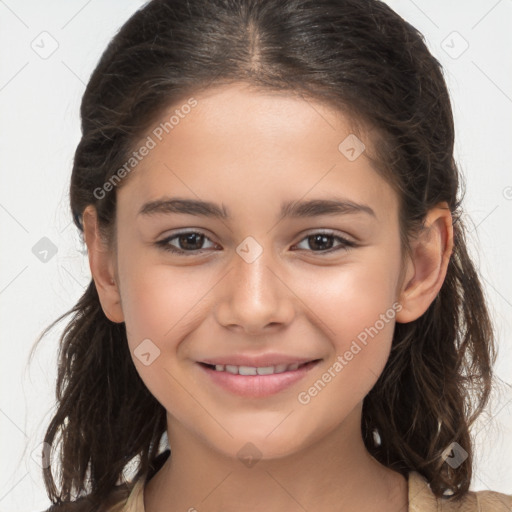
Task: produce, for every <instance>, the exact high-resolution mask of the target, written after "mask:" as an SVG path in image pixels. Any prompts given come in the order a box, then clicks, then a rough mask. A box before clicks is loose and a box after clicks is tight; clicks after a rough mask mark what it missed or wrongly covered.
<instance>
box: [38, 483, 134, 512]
mask: <svg viewBox="0 0 512 512" xmlns="http://www.w3.org/2000/svg"><path fill="white" fill-rule="evenodd" d="M132 487H133V484H125V485H122V486H118V487H117V488H116V489H115V490H114V491H112V493H111V494H110V496H109V497H108V499H107V500H105V502H104V503H102V504H101V505H98V504H97V503H96V502H94V501H93V500H92V499H91V498H90V497H89V496H83V497H81V498H78V499H77V500H75V501H69V502H64V503H57V504H53V505H51V506H50V507H49V508H47V509H46V510H44V511H43V512H118V511H119V512H121V510H123V506H124V505H125V503H126V501H127V499H128V497H129V495H130V492H131V490H132Z"/></svg>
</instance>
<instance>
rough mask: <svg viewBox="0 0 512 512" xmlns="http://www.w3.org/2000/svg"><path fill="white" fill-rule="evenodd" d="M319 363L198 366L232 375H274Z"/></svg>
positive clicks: (317, 360) (316, 361)
mask: <svg viewBox="0 0 512 512" xmlns="http://www.w3.org/2000/svg"><path fill="white" fill-rule="evenodd" d="M319 361H321V359H315V360H313V361H306V362H305V363H300V364H299V363H291V364H277V365H270V366H237V365H234V364H209V363H203V362H200V363H199V364H200V365H202V366H204V367H205V368H209V369H211V370H213V371H216V372H227V373H231V374H232V375H244V376H248V375H275V374H278V373H284V372H291V371H295V370H298V369H300V368H305V367H307V366H308V365H310V366H312V365H314V364H316V363H318V362H319Z"/></svg>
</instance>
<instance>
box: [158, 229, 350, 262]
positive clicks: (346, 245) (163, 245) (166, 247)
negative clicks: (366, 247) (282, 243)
mask: <svg viewBox="0 0 512 512" xmlns="http://www.w3.org/2000/svg"><path fill="white" fill-rule="evenodd" d="M191 234H194V235H202V236H204V238H205V239H207V240H210V239H209V238H208V237H207V236H206V235H205V234H204V233H201V232H199V231H183V232H181V233H176V234H174V235H172V236H170V237H167V238H164V239H163V240H159V241H158V242H155V245H156V246H157V247H158V248H159V249H162V250H163V251H165V252H170V253H173V254H178V255H183V256H195V255H197V254H202V253H204V252H205V251H204V250H201V249H194V250H191V251H185V250H182V249H177V248H176V247H173V246H172V245H170V243H169V242H170V241H171V240H173V239H175V238H178V237H180V236H183V235H191ZM315 235H324V236H328V237H332V238H334V239H336V240H338V241H339V242H341V244H340V245H339V246H338V247H337V248H331V249H326V250H323V251H322V250H321V251H313V250H310V252H313V253H318V254H321V255H324V254H331V253H333V252H337V251H339V250H345V251H349V250H350V249H352V248H354V247H357V245H358V244H356V243H355V242H352V241H351V240H347V239H346V238H343V237H341V236H338V235H335V234H334V233H330V232H326V231H315V232H313V233H309V234H307V235H306V236H305V237H304V238H302V239H301V240H300V241H299V243H301V242H302V241H304V240H307V239H308V238H309V237H311V236H315ZM210 241H211V240H210ZM300 250H307V249H300Z"/></svg>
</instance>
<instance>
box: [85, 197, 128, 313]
mask: <svg viewBox="0 0 512 512" xmlns="http://www.w3.org/2000/svg"><path fill="white" fill-rule="evenodd" d="M82 224H83V226H84V239H85V243H86V245H87V252H88V256H89V266H90V267H91V274H92V277H93V279H94V284H95V285H96V290H97V291H98V295H99V298H100V303H101V307H102V309H103V312H104V313H105V316H106V317H107V318H108V319H109V320H111V321H112V322H116V323H121V322H124V315H123V310H122V307H121V296H120V294H119V289H118V286H117V285H116V282H115V265H114V261H115V254H114V252H113V251H112V250H111V249H109V248H108V247H107V244H106V242H105V241H104V240H103V238H102V237H101V234H100V232H99V229H98V221H97V214H96V208H94V206H92V205H89V206H87V208H86V209H85V210H84V213H83V215H82Z"/></svg>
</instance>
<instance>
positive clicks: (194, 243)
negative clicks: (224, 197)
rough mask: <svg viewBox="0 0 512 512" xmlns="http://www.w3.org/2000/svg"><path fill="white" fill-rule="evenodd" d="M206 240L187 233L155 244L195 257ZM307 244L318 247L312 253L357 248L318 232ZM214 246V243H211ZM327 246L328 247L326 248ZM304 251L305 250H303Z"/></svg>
mask: <svg viewBox="0 0 512 512" xmlns="http://www.w3.org/2000/svg"><path fill="white" fill-rule="evenodd" d="M174 240H176V241H177V242H178V247H176V245H173V244H172V241H174ZM205 240H208V241H210V242H211V240H210V239H209V238H208V237H207V236H206V235H204V234H203V233H199V232H197V231H187V232H183V233H178V234H176V235H173V236H170V237H167V238H164V239H163V240H159V241H158V242H155V244H156V245H157V246H158V247H160V248H161V249H163V250H164V251H168V252H172V253H177V254H183V255H185V256H193V255H194V253H196V254H197V253H200V252H204V251H203V250H202V247H201V246H202V245H203V243H204V241H205ZM334 240H338V242H339V245H338V247H335V248H334V249H333V248H332V245H333V243H332V242H333V241H334ZM304 241H305V242H306V243H307V244H309V245H310V247H316V250H315V249H313V250H312V252H320V253H331V252H335V251H338V250H340V249H345V250H348V249H349V248H351V247H356V245H357V244H356V243H355V242H352V241H350V240H347V239H346V238H343V237H341V236H338V235H335V234H333V233H324V232H316V233H312V234H309V235H307V236H306V237H305V238H303V239H302V240H301V242H300V243H299V244H297V246H298V245H300V244H301V243H303V242H304ZM211 243H212V245H213V246H215V245H216V244H214V243H213V242H211ZM325 245H327V246H328V247H325ZM301 250H304V249H301ZM305 250H311V249H305Z"/></svg>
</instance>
